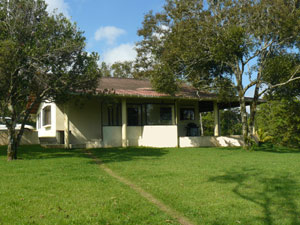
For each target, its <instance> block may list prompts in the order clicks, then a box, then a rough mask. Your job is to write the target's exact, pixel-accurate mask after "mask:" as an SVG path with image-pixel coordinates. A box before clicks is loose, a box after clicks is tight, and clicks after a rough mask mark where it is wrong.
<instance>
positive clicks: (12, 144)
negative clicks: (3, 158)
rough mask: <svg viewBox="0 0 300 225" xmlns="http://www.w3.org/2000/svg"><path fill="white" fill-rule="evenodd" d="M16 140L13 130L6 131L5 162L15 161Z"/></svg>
mask: <svg viewBox="0 0 300 225" xmlns="http://www.w3.org/2000/svg"><path fill="white" fill-rule="evenodd" d="M16 142H17V140H16V138H15V130H14V128H9V129H8V146H7V161H12V160H16V159H17V144H16Z"/></svg>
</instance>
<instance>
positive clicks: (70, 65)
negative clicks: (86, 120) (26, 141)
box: [0, 0, 99, 160]
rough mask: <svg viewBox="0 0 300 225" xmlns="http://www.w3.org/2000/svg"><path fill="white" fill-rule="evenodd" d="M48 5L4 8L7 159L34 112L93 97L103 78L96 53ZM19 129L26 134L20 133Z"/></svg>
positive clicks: (0, 39)
mask: <svg viewBox="0 0 300 225" xmlns="http://www.w3.org/2000/svg"><path fill="white" fill-rule="evenodd" d="M46 7H47V6H46V4H45V2H44V1H43V0H36V1H35V0H9V1H1V2H0V117H2V118H4V117H5V116H8V117H11V120H9V121H3V122H6V126H7V127H8V132H9V143H10V145H9V146H8V159H9V160H11V159H15V158H16V157H17V153H16V149H17V147H18V143H19V141H20V139H21V136H22V134H23V130H24V125H25V123H26V121H27V119H28V117H29V114H30V112H31V109H32V108H33V107H34V106H35V105H36V104H37V103H39V102H41V101H43V100H45V99H47V100H55V101H65V100H66V98H67V97H68V96H69V95H70V93H86V92H89V93H92V91H93V88H95V86H96V84H97V82H96V80H97V78H98V77H99V72H98V67H97V60H98V56H97V54H95V53H91V54H89V53H87V52H86V51H85V50H84V48H85V38H84V37H83V36H82V32H81V31H79V30H78V28H77V27H76V25H75V24H72V23H71V22H70V21H69V20H68V19H66V18H65V17H64V16H63V15H62V14H60V15H50V14H48V13H47V11H46ZM17 123H20V124H22V125H23V127H22V129H21V130H20V131H19V132H17V131H15V125H16V124H17Z"/></svg>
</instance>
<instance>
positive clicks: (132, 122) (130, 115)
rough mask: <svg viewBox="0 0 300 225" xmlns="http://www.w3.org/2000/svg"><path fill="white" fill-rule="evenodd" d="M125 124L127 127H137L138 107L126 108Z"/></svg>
mask: <svg viewBox="0 0 300 225" xmlns="http://www.w3.org/2000/svg"><path fill="white" fill-rule="evenodd" d="M127 123H128V126H139V125H140V123H139V107H138V106H130V107H128V108H127Z"/></svg>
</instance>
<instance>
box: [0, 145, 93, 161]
mask: <svg viewBox="0 0 300 225" xmlns="http://www.w3.org/2000/svg"><path fill="white" fill-rule="evenodd" d="M6 151H7V146H0V157H1V156H6ZM70 157H85V158H88V156H87V155H86V154H83V153H82V150H80V149H71V150H68V149H63V148H43V147H41V146H40V145H21V146H20V147H19V148H18V159H19V160H41V159H51V158H70Z"/></svg>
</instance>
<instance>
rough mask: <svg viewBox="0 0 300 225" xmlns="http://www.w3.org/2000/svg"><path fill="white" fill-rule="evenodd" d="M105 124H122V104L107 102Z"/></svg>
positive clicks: (104, 116)
mask: <svg viewBox="0 0 300 225" xmlns="http://www.w3.org/2000/svg"><path fill="white" fill-rule="evenodd" d="M102 113H103V125H104V126H120V125H121V106H120V104H107V105H104V107H103V111H102Z"/></svg>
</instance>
